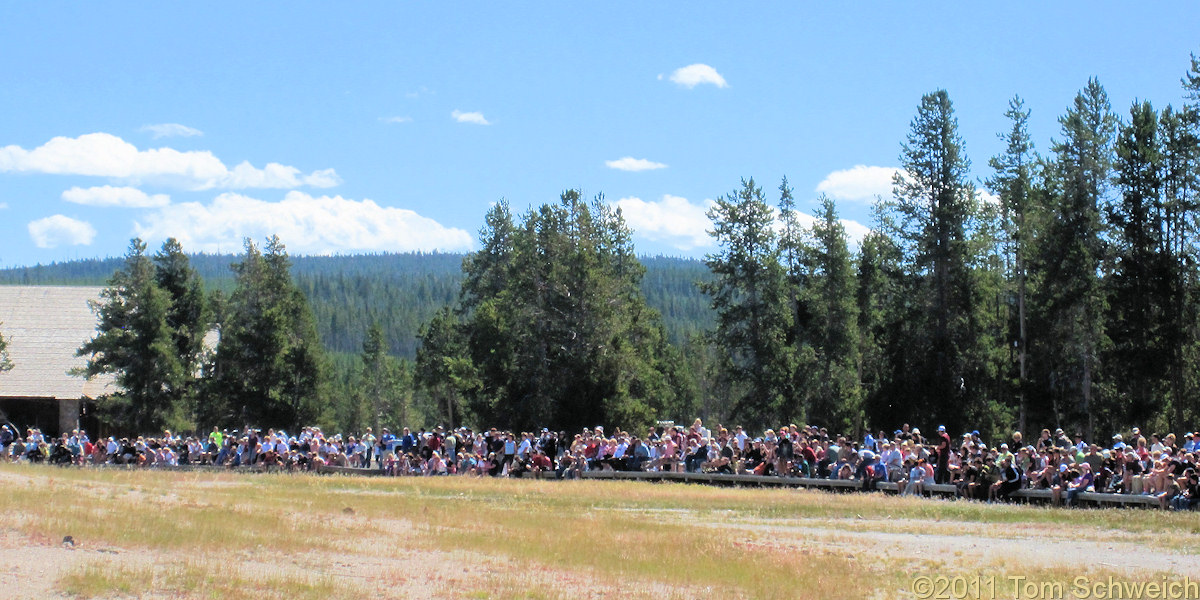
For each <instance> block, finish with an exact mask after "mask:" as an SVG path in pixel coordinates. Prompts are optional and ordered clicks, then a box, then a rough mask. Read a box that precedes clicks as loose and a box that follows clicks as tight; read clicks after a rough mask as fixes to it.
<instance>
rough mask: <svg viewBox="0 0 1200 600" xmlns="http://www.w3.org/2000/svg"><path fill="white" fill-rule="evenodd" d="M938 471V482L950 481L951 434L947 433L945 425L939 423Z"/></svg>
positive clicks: (936, 479)
mask: <svg viewBox="0 0 1200 600" xmlns="http://www.w3.org/2000/svg"><path fill="white" fill-rule="evenodd" d="M937 458H938V463H937V473H936V474H935V477H934V481H935V482H936V483H949V482H950V434H948V433H946V426H945V425H938V433H937Z"/></svg>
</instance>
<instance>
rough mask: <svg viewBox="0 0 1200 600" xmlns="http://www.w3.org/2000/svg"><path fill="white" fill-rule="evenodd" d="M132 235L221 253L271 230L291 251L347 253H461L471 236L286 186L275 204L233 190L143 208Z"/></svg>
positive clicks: (413, 216) (365, 203)
mask: <svg viewBox="0 0 1200 600" xmlns="http://www.w3.org/2000/svg"><path fill="white" fill-rule="evenodd" d="M134 230H135V232H136V233H137V235H138V236H140V237H142V238H144V239H147V240H151V241H156V240H161V239H166V238H168V237H174V238H176V239H178V240H179V242H180V243H181V244H183V247H184V248H186V249H187V250H188V251H189V252H221V251H229V250H231V249H237V248H239V247H241V244H242V240H243V239H245V238H248V237H249V238H254V239H261V238H265V237H268V236H271V235H278V236H279V237H280V239H281V240H283V242H284V243H285V244H286V245H287V247H288V250H289V251H291V252H293V253H297V254H339V253H352V252H414V251H433V250H442V251H465V250H470V249H471V247H472V236H471V234H469V233H467V232H466V231H465V230H462V229H456V228H452V227H446V226H443V225H442V224H440V223H438V222H437V221H435V220H433V219H430V218H428V217H423V216H421V215H419V214H417V213H416V212H413V211H411V210H406V209H401V208H392V207H385V206H380V205H378V204H376V203H375V202H374V201H372V200H351V199H347V198H342V197H341V196H332V197H331V196H310V195H308V194H305V193H303V192H298V191H292V192H288V193H287V195H286V196H285V197H284V198H283V200H281V201H279V202H268V201H265V200H260V199H257V198H251V197H248V196H244V195H241V194H237V193H225V194H221V195H219V196H217V197H216V198H215V199H214V200H213V201H212V203H210V204H202V203H199V202H184V203H178V204H172V205H170V206H165V207H162V208H160V209H158V210H156V211H153V212H151V213H150V214H149V215H148V216H147V217H146V218H145V219H144V221H139V222H137V223H135V224H134Z"/></svg>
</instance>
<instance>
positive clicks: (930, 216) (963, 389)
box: [893, 90, 982, 426]
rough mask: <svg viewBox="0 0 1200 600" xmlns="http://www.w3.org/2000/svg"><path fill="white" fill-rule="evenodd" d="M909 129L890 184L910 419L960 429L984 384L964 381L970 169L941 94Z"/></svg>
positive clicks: (970, 304) (929, 97) (927, 101)
mask: <svg viewBox="0 0 1200 600" xmlns="http://www.w3.org/2000/svg"><path fill="white" fill-rule="evenodd" d="M911 128H912V131H911V133H909V135H908V140H907V141H906V142H905V143H904V144H903V146H902V152H901V155H900V162H901V166H902V172H901V173H898V174H897V175H896V176H895V178H894V180H893V187H894V190H893V195H894V198H895V200H894V201H895V204H894V207H895V212H896V215H897V217H898V220H897V225H898V226H899V231H898V234H899V237H898V240H897V242H898V244H899V246H900V248H901V249H902V251H903V254H902V256H903V259H904V262H905V269H906V271H907V273H908V276H909V282H910V285H911V287H910V288H909V289H908V290H907V293H908V294H909V295H910V297H911V306H912V309H911V310H912V314H911V318H910V319H908V322H909V323H910V327H909V329H908V332H909V333H910V334H911V337H910V340H911V351H912V352H913V353H914V354H915V355H916V357H917V360H918V361H919V363H918V364H919V367H918V368H917V369H915V370H913V371H910V373H911V374H912V377H913V378H911V379H910V380H909V383H908V384H907V391H908V394H911V396H910V397H911V401H912V402H913V403H914V405H915V406H914V408H915V409H916V410H915V412H914V414H913V415H912V416H910V418H915V417H921V418H923V419H929V418H934V417H941V418H942V419H944V420H945V421H946V422H947V424H948V425H952V426H954V425H961V424H964V422H965V420H966V414H967V413H968V412H970V411H971V410H973V408H974V407H971V406H969V404H970V403H971V401H972V400H978V396H977V393H978V392H979V391H980V390H979V388H980V387H981V384H982V382H980V381H968V377H970V376H971V375H972V373H970V371H971V370H972V368H973V367H974V366H973V365H971V364H969V361H970V358H971V356H972V354H974V352H973V350H974V345H975V344H977V343H978V340H977V338H976V337H975V336H976V335H977V333H978V331H975V327H974V324H973V323H972V319H973V318H974V316H975V311H976V300H977V298H976V290H975V288H974V282H973V274H972V272H971V269H970V261H971V258H972V254H971V252H972V241H971V239H970V235H969V234H970V224H969V221H970V220H971V219H972V218H973V217H974V216H975V212H976V205H975V204H976V200H975V193H974V188H973V186H972V185H971V184H970V182H969V181H968V179H967V174H968V172H969V171H970V162H969V161H968V160H967V158H966V156H965V155H964V154H963V150H962V140H961V139H960V138H959V135H958V121H957V119H956V118H955V117H954V108H953V106H952V104H951V102H950V97H949V95H948V94H947V93H946V91H945V90H938V91H936V92H933V93H931V94H926V95H925V96H924V97H923V98H922V99H921V105H920V106H919V108H918V110H917V116H916V117H914V119H913V121H912V125H911ZM968 390H970V393H968Z"/></svg>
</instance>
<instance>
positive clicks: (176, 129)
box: [139, 123, 204, 140]
mask: <svg viewBox="0 0 1200 600" xmlns="http://www.w3.org/2000/svg"><path fill="white" fill-rule="evenodd" d="M139 131H144V132H147V133H149V134H151V135H153V136H154V139H156V140H157V139H158V138H165V137H196V136H201V135H204V132H203V131H200V130H199V129H196V128H195V127H188V126H187V125H180V124H179V123H158V124H156V125H143V126H142V128H141V129H140V130H139Z"/></svg>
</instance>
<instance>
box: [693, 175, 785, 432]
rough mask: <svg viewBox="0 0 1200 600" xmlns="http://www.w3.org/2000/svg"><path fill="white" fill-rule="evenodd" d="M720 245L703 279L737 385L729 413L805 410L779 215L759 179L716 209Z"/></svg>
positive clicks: (747, 417) (746, 415)
mask: <svg viewBox="0 0 1200 600" xmlns="http://www.w3.org/2000/svg"><path fill="white" fill-rule="evenodd" d="M708 218H709V219H710V220H711V221H712V223H713V230H712V231H711V233H712V235H713V237H714V238H715V239H716V242H717V245H718V250H717V252H716V253H713V254H709V255H708V257H707V259H706V260H705V262H706V264H708V268H709V270H711V271H712V273H713V280H712V281H711V282H708V283H704V284H702V285H701V289H702V291H704V293H706V294H708V296H709V297H710V298H711V299H712V308H713V311H714V312H715V313H716V315H717V324H716V329H715V330H714V331H713V332H712V333H711V334H710V341H711V342H712V343H713V344H714V345H715V346H716V347H717V348H718V349H720V351H721V354H720V362H719V368H720V372H721V374H722V376H723V377H724V378H725V379H726V380H727V381H728V382H729V384H730V388H729V389H730V407H729V417H730V418H731V419H733V420H735V421H738V422H740V423H742V424H744V425H747V426H751V427H758V426H764V425H768V424H769V423H777V422H779V421H781V420H783V419H787V418H790V417H792V416H796V415H799V414H802V413H801V407H799V406H794V405H792V406H789V405H787V404H786V398H785V397H784V395H783V391H784V390H786V389H787V387H788V384H789V380H790V379H791V376H792V373H793V371H794V366H795V360H794V356H795V351H794V349H793V348H791V347H789V345H788V344H787V340H788V332H789V330H790V329H791V327H792V315H791V313H790V309H789V306H788V304H789V303H788V292H787V286H786V273H784V269H783V266H782V265H781V264H780V262H779V245H778V243H777V240H776V233H775V230H774V220H775V214H774V211H773V210H772V209H771V206H770V205H769V204H767V203H766V201H765V200H764V199H763V195H762V188H760V187H758V186H756V185H755V184H754V180H753V179H749V180H745V179H743V180H742V187H741V188H740V189H738V190H734V191H733V192H732V193H730V194H728V195H726V196H725V197H723V198H721V199H719V200H717V201H716V203H715V204H714V205H713V207H712V208H710V209H709V211H708Z"/></svg>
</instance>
